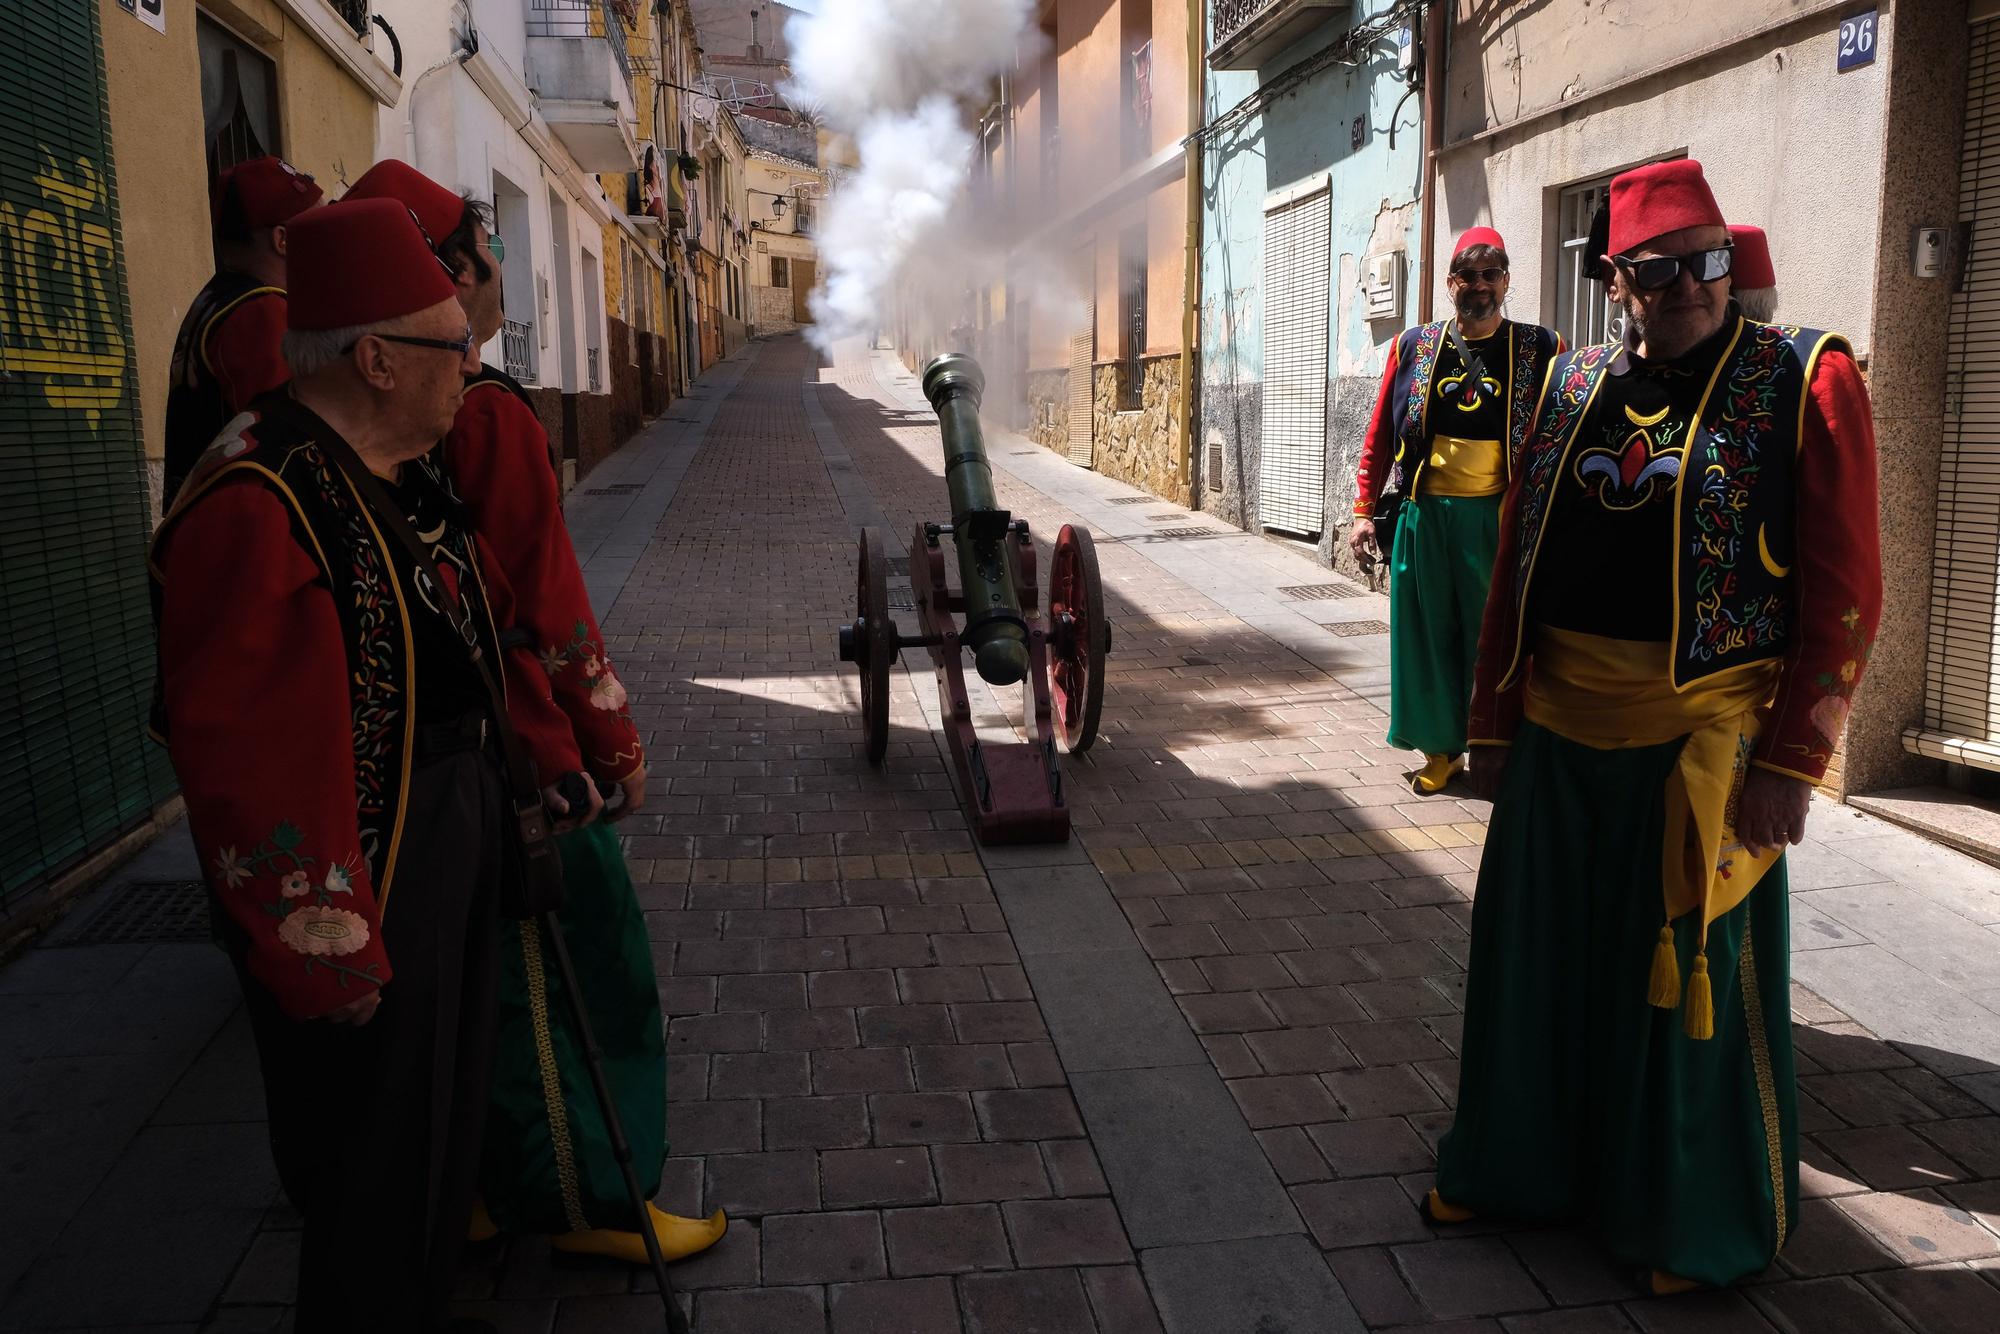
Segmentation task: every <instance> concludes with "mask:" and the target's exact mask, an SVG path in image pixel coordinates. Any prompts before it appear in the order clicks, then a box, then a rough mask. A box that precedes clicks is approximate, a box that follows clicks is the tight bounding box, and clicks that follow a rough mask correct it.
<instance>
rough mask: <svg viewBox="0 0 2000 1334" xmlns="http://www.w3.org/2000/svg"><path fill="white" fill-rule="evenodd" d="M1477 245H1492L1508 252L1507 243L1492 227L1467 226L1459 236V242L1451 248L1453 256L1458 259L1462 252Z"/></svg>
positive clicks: (1502, 252)
mask: <svg viewBox="0 0 2000 1334" xmlns="http://www.w3.org/2000/svg"><path fill="white" fill-rule="evenodd" d="M1476 245H1490V246H1492V247H1493V248H1494V249H1495V250H1497V251H1499V252H1500V253H1501V254H1503V255H1504V254H1506V253H1507V243H1506V242H1505V241H1503V240H1501V239H1500V233H1498V232H1496V231H1494V230H1493V229H1492V228H1491V227H1467V228H1466V229H1465V232H1464V234H1463V235H1461V236H1460V237H1459V238H1458V244H1457V245H1455V246H1453V247H1452V248H1451V257H1452V258H1453V259H1457V258H1458V257H1459V255H1460V254H1461V253H1462V252H1464V251H1467V250H1470V249H1472V247H1474V246H1476Z"/></svg>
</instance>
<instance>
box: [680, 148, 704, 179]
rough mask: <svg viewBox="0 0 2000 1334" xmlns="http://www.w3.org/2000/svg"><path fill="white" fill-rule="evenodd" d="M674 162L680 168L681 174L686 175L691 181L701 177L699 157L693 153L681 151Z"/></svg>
mask: <svg viewBox="0 0 2000 1334" xmlns="http://www.w3.org/2000/svg"><path fill="white" fill-rule="evenodd" d="M676 162H677V163H678V165H679V167H680V169H681V175H683V176H685V177H687V178H688V179H689V180H691V181H693V180H699V179H700V178H701V159H700V158H698V157H696V156H695V155H694V154H692V153H682V154H680V156H679V157H678V158H677V159H676Z"/></svg>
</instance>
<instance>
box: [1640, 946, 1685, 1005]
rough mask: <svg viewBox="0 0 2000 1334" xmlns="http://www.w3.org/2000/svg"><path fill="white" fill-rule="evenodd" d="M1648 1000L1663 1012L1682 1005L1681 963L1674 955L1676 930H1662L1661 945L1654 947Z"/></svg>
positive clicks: (1647, 994) (1678, 957)
mask: <svg viewBox="0 0 2000 1334" xmlns="http://www.w3.org/2000/svg"><path fill="white" fill-rule="evenodd" d="M1646 1000H1647V1002H1648V1003H1649V1004H1653V1005H1657V1006H1659V1007H1660V1008H1661V1009H1662V1010H1671V1009H1673V1008H1674V1007H1675V1006H1676V1005H1679V1004H1680V1003H1681V961H1680V956H1679V955H1677V954H1675V953H1674V929H1673V927H1672V926H1663V927H1661V928H1660V943H1659V944H1657V945H1655V946H1653V979H1652V981H1651V982H1650V983H1649V984H1648V985H1647V987H1646Z"/></svg>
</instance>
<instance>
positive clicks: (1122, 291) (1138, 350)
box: [1118, 227, 1146, 412]
mask: <svg viewBox="0 0 2000 1334" xmlns="http://www.w3.org/2000/svg"><path fill="white" fill-rule="evenodd" d="M1118 317H1119V318H1118V329H1119V340H1120V343H1121V347H1120V349H1119V350H1120V353H1121V356H1122V359H1123V361H1124V363H1125V365H1124V374H1123V375H1122V376H1121V377H1120V379H1119V384H1118V410H1119V411H1120V412H1136V411H1138V410H1139V409H1140V408H1141V407H1143V406H1145V397H1146V378H1145V368H1144V366H1142V365H1141V364H1140V361H1139V359H1140V357H1142V356H1144V355H1145V352H1146V229H1145V228H1144V227H1128V228H1126V229H1125V233H1124V235H1123V236H1121V237H1120V238H1119V241H1118Z"/></svg>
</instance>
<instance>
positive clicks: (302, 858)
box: [215, 820, 382, 988]
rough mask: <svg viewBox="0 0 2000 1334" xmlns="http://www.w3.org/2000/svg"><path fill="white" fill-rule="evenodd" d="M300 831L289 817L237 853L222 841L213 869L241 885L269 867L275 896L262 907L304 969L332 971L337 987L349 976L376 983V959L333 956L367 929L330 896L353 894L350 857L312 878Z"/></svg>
mask: <svg viewBox="0 0 2000 1334" xmlns="http://www.w3.org/2000/svg"><path fill="white" fill-rule="evenodd" d="M304 842H305V834H304V833H303V832H302V831H301V830H300V829H299V827H298V826H297V825H295V824H293V823H292V822H291V821H289V820H280V821H279V822H278V824H277V827H276V828H274V829H273V830H272V831H271V836H270V837H269V838H267V839H265V840H264V841H263V842H262V843H259V844H258V845H257V846H256V847H255V848H252V849H251V850H250V853H249V855H248V856H239V855H238V854H237V851H236V849H235V848H234V847H226V848H223V849H222V850H221V852H220V853H219V854H218V855H217V856H216V858H215V870H216V874H217V875H218V876H219V877H220V879H221V881H222V883H223V885H224V886H225V887H227V888H229V889H236V888H239V887H241V886H242V885H243V884H244V883H245V882H246V881H248V880H249V879H250V878H251V877H252V876H253V875H257V874H271V873H275V874H276V875H277V877H278V899H277V901H276V902H274V903H266V904H263V905H262V907H263V910H264V912H265V913H266V914H267V915H269V916H271V917H274V918H276V919H277V927H278V939H279V940H281V941H282V942H284V944H285V945H286V947H287V948H289V949H291V950H292V951H293V952H294V953H296V954H299V955H302V956H304V957H303V960H302V962H303V964H304V968H305V971H306V972H307V973H308V974H311V973H312V972H314V971H315V970H316V969H325V970H328V971H330V972H332V973H333V974H335V977H336V980H337V981H338V982H339V984H340V986H341V987H342V988H345V987H346V986H347V981H348V979H349V978H355V979H358V980H359V981H361V982H364V983H367V984H368V985H370V986H380V985H381V984H382V979H381V977H380V976H379V969H380V965H379V964H373V963H371V964H369V965H367V966H366V967H363V968H353V967H349V966H348V965H346V964H342V963H336V962H334V960H336V959H338V958H340V957H341V956H343V955H348V954H354V953H356V952H358V951H359V950H361V949H363V948H365V947H366V946H367V944H368V941H369V938H370V933H369V929H368V919H367V918H366V917H364V916H362V915H361V914H360V913H358V912H355V911H353V910H352V909H349V908H343V907H339V906H337V904H336V903H335V900H336V899H337V898H339V897H341V896H347V897H348V898H349V899H350V901H351V900H352V896H353V894H354V871H355V868H354V866H353V865H352V864H351V863H350V862H336V863H334V864H332V865H329V866H328V867H327V868H326V870H325V871H324V872H323V873H319V874H318V879H317V880H315V879H314V876H315V868H316V866H317V862H316V860H315V859H314V858H313V857H311V856H309V855H308V854H306V853H304V852H301V851H300V850H299V849H300V846H301V845H302V844H303V843H304Z"/></svg>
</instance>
